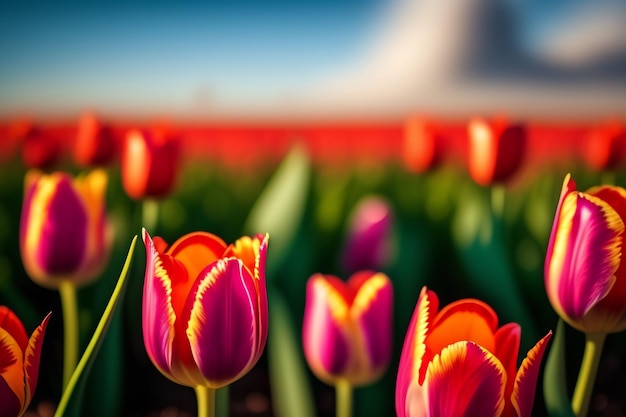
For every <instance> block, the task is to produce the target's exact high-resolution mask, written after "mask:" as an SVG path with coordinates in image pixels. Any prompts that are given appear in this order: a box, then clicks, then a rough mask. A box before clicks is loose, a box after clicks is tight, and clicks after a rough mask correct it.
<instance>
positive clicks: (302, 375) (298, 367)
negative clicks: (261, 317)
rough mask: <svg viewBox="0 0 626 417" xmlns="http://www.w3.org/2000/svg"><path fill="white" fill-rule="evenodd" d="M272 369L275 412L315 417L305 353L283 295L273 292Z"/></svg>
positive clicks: (271, 313)
mask: <svg viewBox="0 0 626 417" xmlns="http://www.w3.org/2000/svg"><path fill="white" fill-rule="evenodd" d="M269 309H270V323H271V326H270V329H269V334H268V343H267V350H268V359H267V361H268V367H269V377H270V386H271V389H272V401H273V407H274V411H275V413H276V415H277V416H279V417H286V416H299V417H314V416H315V410H314V408H313V394H312V393H311V386H310V384H309V381H308V379H307V373H306V368H305V366H306V365H305V364H304V358H303V357H302V354H301V352H302V349H301V348H300V345H299V343H298V339H297V337H296V333H295V331H294V327H293V323H292V322H291V320H290V317H291V314H290V312H289V308H288V307H287V304H286V302H285V300H284V297H283V295H282V294H280V293H279V292H278V290H276V289H273V290H272V291H270V302H269Z"/></svg>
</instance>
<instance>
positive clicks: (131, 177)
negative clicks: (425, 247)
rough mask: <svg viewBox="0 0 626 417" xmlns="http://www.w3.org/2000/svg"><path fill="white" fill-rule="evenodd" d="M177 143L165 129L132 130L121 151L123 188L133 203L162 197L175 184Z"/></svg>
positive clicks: (177, 158)
mask: <svg viewBox="0 0 626 417" xmlns="http://www.w3.org/2000/svg"><path fill="white" fill-rule="evenodd" d="M179 154H180V143H179V141H178V140H177V138H176V137H172V136H169V135H167V134H166V132H165V131H164V130H162V129H161V130H156V129H154V130H132V131H130V132H129V133H128V135H127V136H126V140H125V141H124V144H123V149H122V163H121V169H122V185H123V187H124V190H125V191H126V193H127V194H128V195H129V196H130V197H131V198H134V199H136V200H140V199H143V198H147V197H148V198H162V197H165V196H166V195H168V194H169V193H170V192H171V191H172V188H173V187H174V184H175V183H176V175H177V173H178V164H179Z"/></svg>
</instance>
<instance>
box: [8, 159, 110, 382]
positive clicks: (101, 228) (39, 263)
mask: <svg viewBox="0 0 626 417" xmlns="http://www.w3.org/2000/svg"><path fill="white" fill-rule="evenodd" d="M106 184H107V176H106V173H105V172H104V171H101V170H96V171H92V172H91V173H89V174H87V175H86V176H80V177H77V178H75V179H72V178H71V177H70V176H69V175H68V174H66V173H63V172H56V173H52V174H50V175H44V174H42V173H41V172H39V171H29V172H28V173H27V174H26V179H25V191H24V203H23V205H22V217H21V222H20V251H21V254H22V262H23V264H24V268H25V269H26V272H27V273H28V275H29V276H30V278H31V279H32V280H33V281H35V282H36V283H37V284H39V285H41V286H42V287H46V288H49V289H58V290H59V292H60V295H61V304H62V307H63V321H64V337H65V342H64V355H65V358H64V372H63V375H64V376H63V384H64V385H65V384H67V383H68V381H69V378H70V375H71V374H72V371H73V369H74V366H75V365H76V362H77V360H78V311H77V300H76V288H78V287H80V286H83V285H86V284H88V283H90V282H92V281H93V280H94V279H96V278H97V277H98V276H99V275H100V273H101V272H102V270H103V269H104V267H105V266H106V264H107V261H108V257H109V251H110V247H111V243H112V240H111V235H110V233H109V229H108V225H107V221H106V213H105V194H106Z"/></svg>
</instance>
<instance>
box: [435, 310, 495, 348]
mask: <svg viewBox="0 0 626 417" xmlns="http://www.w3.org/2000/svg"><path fill="white" fill-rule="evenodd" d="M497 327H498V315H497V314H496V312H495V311H493V309H492V308H491V307H490V306H489V305H487V304H486V303H484V302H482V301H480V300H476V299H469V298H468V299H463V300H458V301H455V302H453V303H451V304H448V305H447V306H445V307H444V308H443V309H442V310H441V311H440V312H439V314H437V317H436V319H435V320H434V321H433V325H432V331H431V332H430V333H429V335H428V337H427V339H426V344H427V345H428V348H429V351H430V354H431V355H436V354H437V353H439V352H441V350H442V349H443V348H444V347H446V346H448V345H450V344H452V343H454V342H458V341H460V340H471V341H472V342H474V343H476V344H478V345H480V346H482V347H483V348H485V349H487V350H488V351H490V352H495V347H496V344H495V331H496V329H497Z"/></svg>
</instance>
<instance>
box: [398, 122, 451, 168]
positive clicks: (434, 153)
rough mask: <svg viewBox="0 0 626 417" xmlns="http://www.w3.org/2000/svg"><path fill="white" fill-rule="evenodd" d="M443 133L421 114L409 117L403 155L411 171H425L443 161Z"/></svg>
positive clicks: (405, 125) (405, 127)
mask: <svg viewBox="0 0 626 417" xmlns="http://www.w3.org/2000/svg"><path fill="white" fill-rule="evenodd" d="M441 147H442V143H441V135H440V133H439V132H438V131H437V128H436V126H435V125H434V124H433V123H432V122H430V121H428V120H426V119H424V118H423V117H421V116H412V117H409V118H408V119H407V120H406V122H405V124H404V149H403V153H402V156H403V158H404V163H405V165H406V167H407V168H408V170H409V171H411V172H416V173H423V172H426V171H428V170H430V169H433V168H435V167H436V166H437V165H438V164H439V163H440V162H441V156H442V155H441V154H442V149H441Z"/></svg>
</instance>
